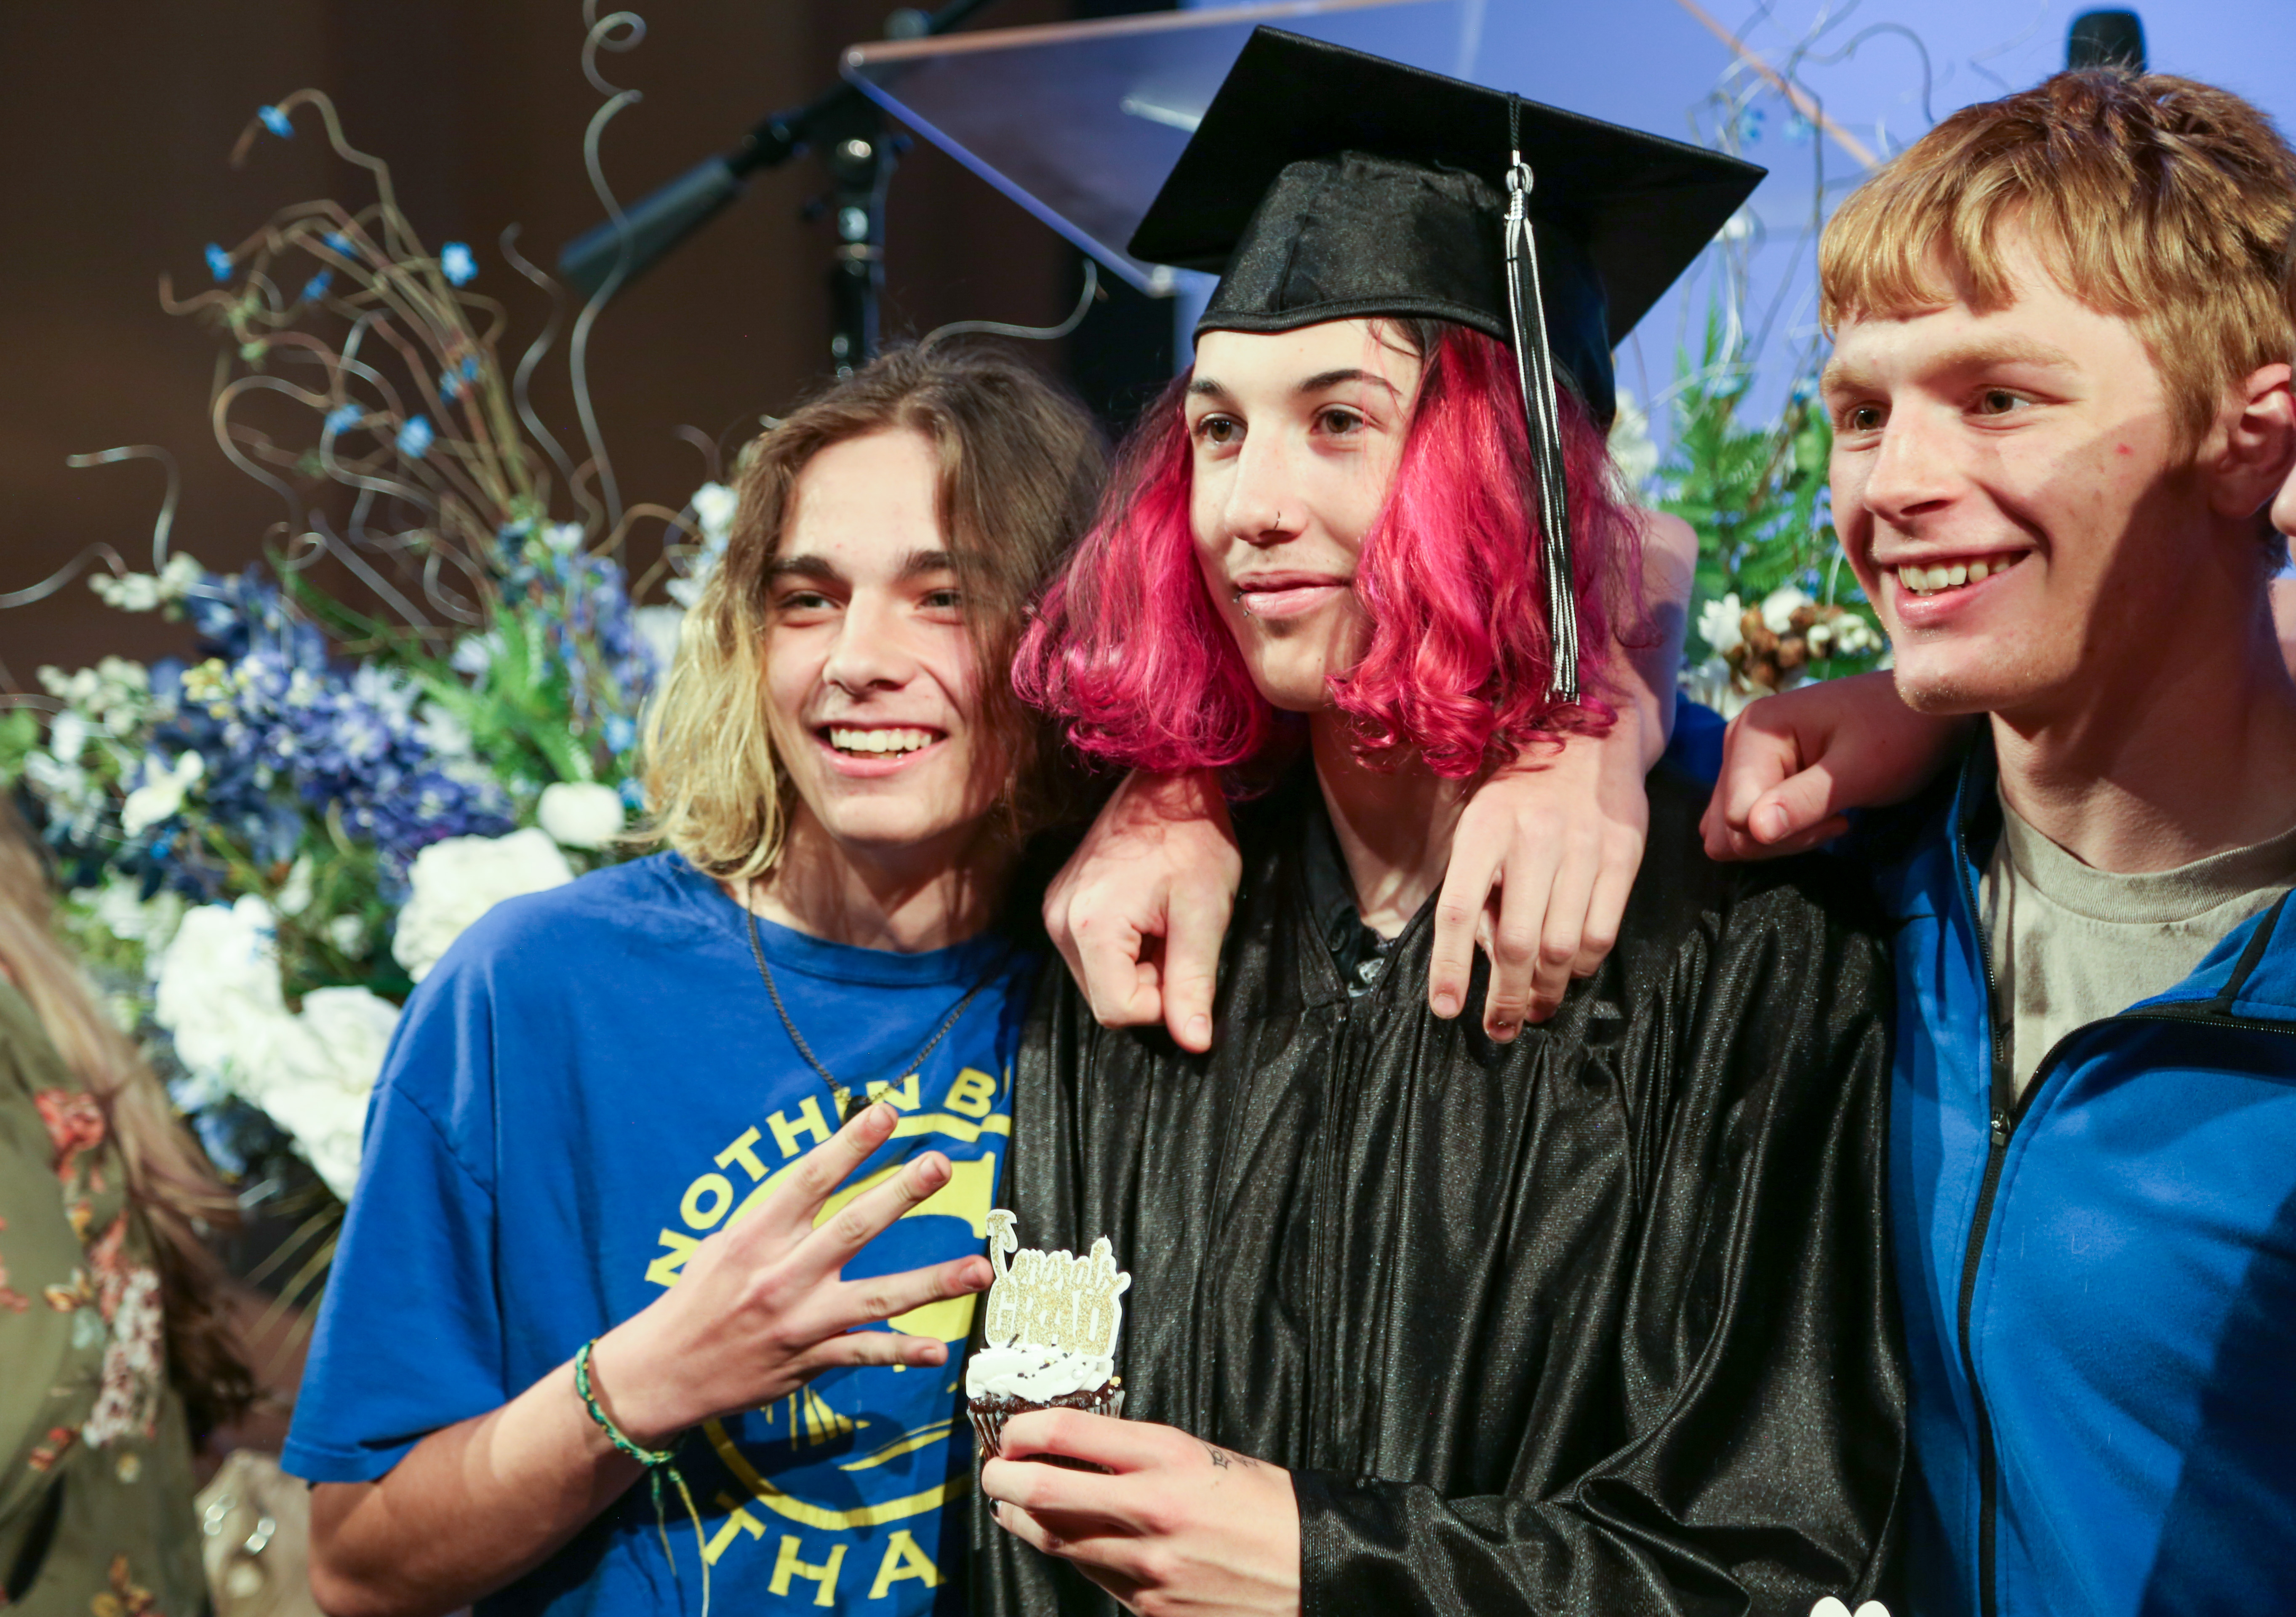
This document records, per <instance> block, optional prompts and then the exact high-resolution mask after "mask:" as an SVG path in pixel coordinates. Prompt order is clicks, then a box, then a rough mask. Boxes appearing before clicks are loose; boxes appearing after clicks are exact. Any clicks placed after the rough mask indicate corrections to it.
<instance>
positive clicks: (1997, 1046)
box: [1953, 823, 2038, 1617]
mask: <svg viewBox="0 0 2296 1617" xmlns="http://www.w3.org/2000/svg"><path fill="white" fill-rule="evenodd" d="M1953 847H1954V863H1955V866H1956V870H1957V873H1958V874H1959V875H1960V877H1961V890H1962V896H1963V897H1964V898H1965V899H1967V900H1968V901H1969V915H1970V923H1971V927H1972V930H1973V931H1974V932H1976V934H1977V960H1978V964H1979V965H1980V967H1981V968H1982V969H1983V971H1984V973H1985V1031H1986V1038H1987V1042H1988V1044H1989V1046H1990V1054H1991V1056H1992V1063H1991V1065H1992V1072H1991V1074H1990V1077H1989V1086H1990V1095H1991V1103H1992V1104H1991V1106H1990V1112H1991V1116H1990V1118H1989V1122H1990V1124H1991V1128H1992V1137H1993V1138H1992V1144H1991V1145H1989V1146H1988V1147H1987V1149H1986V1153H1985V1178H1984V1179H1983V1180H1982V1181H1981V1182H1980V1184H1979V1186H1978V1187H1977V1210H1976V1211H1975V1213H1974V1214H1972V1217H1971V1219H1970V1221H1969V1245H1968V1248H1967V1250H1966V1251H1965V1252H1964V1254H1963V1256H1962V1262H1961V1301H1960V1306H1959V1308H1958V1309H1956V1332H1957V1334H1959V1336H1960V1339H1961V1373H1962V1378H1963V1379H1964V1381H1966V1382H1967V1383H1969V1406H1970V1409H1971V1411H1972V1413H1973V1414H1974V1415H1975V1416H1976V1417H1977V1606H1978V1611H1979V1612H1980V1613H1981V1617H1994V1593H1993V1564H1994V1533H1995V1521H1994V1518H1995V1515H1996V1514H1997V1505H1998V1501H1997V1498H1996V1494H1997V1490H1998V1489H1999V1486H2000V1480H1999V1474H1998V1466H1997V1464H1996V1462H1995V1456H1994V1452H1993V1419H1992V1416H1989V1414H1987V1412H1986V1408H1985V1393H1984V1391H1983V1390H1982V1389H1981V1388H1980V1387H1979V1386H1978V1384H1977V1356H1976V1351H1975V1349H1974V1347H1973V1346H1972V1340H1971V1334H1970V1328H1969V1326H1970V1313H1971V1309H1972V1304H1973V1303H1974V1301H1975V1299H1976V1295H1977V1266H1978V1262H1979V1260H1980V1259H1981V1258H1982V1257H1983V1256H1984V1255H1985V1233H1986V1228H1987V1227H1988V1226H1989V1224H1991V1223H1992V1221H1993V1195H1994V1192H1995V1191H1997V1189H1999V1188H2000V1185H2001V1162H2002V1159H2003V1158H2004V1157H2005V1156H2006V1155H2007V1154H2008V1151H2009V1135H2010V1131H2011V1130H2012V1129H2014V1128H2015V1127H2016V1126H2017V1120H2016V1117H2015V1116H2014V1115H2013V1106H2012V1104H2011V1099H2010V1097H2011V1096H2014V1095H2015V1093H2016V1085H2015V1081H2014V1078H2013V1075H2012V1074H2010V1073H2009V1072H2008V1071H2007V1068H2008V1064H2009V1063H2008V1061H2007V1059H2006V1057H2005V1055H2004V1053H2003V1051H2002V1048H2001V1027H2000V1017H1999V1014H1998V1007H1999V1005H2000V1003H2001V989H2000V984H1999V983H1998V982H1997V981H1996V980H1995V978H1994V975H1993V946H1992V941H1991V940H1989V938H1987V937H1986V935H1985V915H1984V912H1983V911H1982V910H1980V908H1979V907H1978V904H1977V882H1976V881H1975V880H1974V879H1973V878H1972V876H1971V875H1970V874H1969V849H1968V834H1967V827H1966V826H1965V825H1962V824H1960V823H1956V825H1955V826H1954V831H1953ZM2037 1081H2038V1078H2037ZM2028 1093H2029V1094H2030V1090H2029V1091H2028Z"/></svg>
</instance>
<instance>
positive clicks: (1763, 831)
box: [1754, 803, 1786, 842]
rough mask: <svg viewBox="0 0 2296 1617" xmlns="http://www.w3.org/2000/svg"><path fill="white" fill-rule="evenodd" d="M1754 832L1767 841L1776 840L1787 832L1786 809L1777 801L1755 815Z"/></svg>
mask: <svg viewBox="0 0 2296 1617" xmlns="http://www.w3.org/2000/svg"><path fill="white" fill-rule="evenodd" d="M1754 822H1755V824H1754V834H1755V835H1757V836H1759V837H1760V838H1761V839H1762V841H1765V842H1775V841H1777V840H1778V839H1779V838H1780V837H1782V836H1784V835H1785V833H1786V811H1785V810H1784V809H1783V808H1779V807H1778V806H1777V805H1776V804H1775V803H1773V804H1771V805H1770V806H1769V807H1768V808H1764V809H1761V810H1759V812H1757V813H1756V814H1755V816H1754Z"/></svg>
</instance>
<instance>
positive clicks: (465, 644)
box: [447, 629, 495, 679]
mask: <svg viewBox="0 0 2296 1617" xmlns="http://www.w3.org/2000/svg"><path fill="white" fill-rule="evenodd" d="M494 664H495V636H494V631H492V630H491V629H489V630H488V632H487V633H485V634H483V635H465V636H463V637H462V638H461V639H460V640H457V641H456V642H455V653H454V655H453V656H451V657H449V658H447V666H448V667H450V668H452V669H454V670H455V672H456V673H457V674H468V675H470V676H471V677H472V678H474V679H475V678H477V677H479V676H480V675H482V674H484V673H485V672H486V671H487V670H488V669H490V668H492V667H494Z"/></svg>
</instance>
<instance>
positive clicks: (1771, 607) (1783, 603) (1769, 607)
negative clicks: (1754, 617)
mask: <svg viewBox="0 0 2296 1617" xmlns="http://www.w3.org/2000/svg"><path fill="white" fill-rule="evenodd" d="M1808 604H1809V597H1808V595H1804V594H1802V593H1801V591H1800V590H1798V589H1796V588H1795V587H1793V586H1792V585H1791V584H1789V585H1787V586H1786V587H1784V588H1783V589H1774V590H1772V591H1771V592H1770V593H1769V594H1768V595H1765V596H1763V597H1762V627H1763V628H1767V629H1768V630H1769V631H1770V633H1772V634H1773V635H1783V634H1784V633H1785V632H1786V631H1787V630H1788V629H1790V628H1793V615H1794V613H1796V612H1800V610H1801V609H1802V608H1803V607H1805V606H1808Z"/></svg>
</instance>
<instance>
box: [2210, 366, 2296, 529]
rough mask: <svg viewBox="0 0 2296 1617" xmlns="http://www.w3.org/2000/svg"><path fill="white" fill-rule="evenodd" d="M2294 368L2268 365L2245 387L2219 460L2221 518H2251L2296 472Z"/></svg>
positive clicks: (2251, 378)
mask: <svg viewBox="0 0 2296 1617" xmlns="http://www.w3.org/2000/svg"><path fill="white" fill-rule="evenodd" d="M2290 378H2291V370H2290V367H2289V366H2287V365H2266V366H2264V367H2263V368H2262V369H2261V370H2258V371H2254V372H2251V373H2250V374H2249V375H2248V376H2247V378H2246V379H2245V380H2244V381H2243V382H2242V383H2241V396H2242V397H2241V402H2240V407H2239V410H2238V412H2237V413H2236V414H2235V415H2232V418H2231V420H2230V422H2229V423H2228V426H2227V430H2226V435H2225V440H2224V447H2223V450H2222V452H2221V453H2220V454H2219V455H2218V456H2217V463H2216V470H2217V492H2216V497H2215V500H2214V502H2213V503H2214V504H2215V505H2216V506H2217V509H2218V513H2219V514H2221V515H2224V516H2228V517H2235V518H2245V517H2251V516H2253V515H2255V514H2256V513H2257V512H2258V511H2259V510H2260V509H2261V508H2262V507H2263V506H2264V505H2266V504H2267V502H2268V501H2270V500H2271V498H2272V497H2273V496H2274V495H2275V494H2276V493H2277V492H2278V491H2279V489H2280V486H2281V485H2282V484H2283V483H2284V482H2286V481H2287V480H2288V478H2289V475H2290V473H2291V472H2296V391H2292V390H2291V380H2290Z"/></svg>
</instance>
